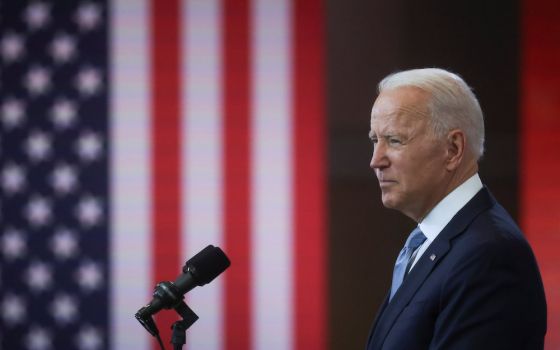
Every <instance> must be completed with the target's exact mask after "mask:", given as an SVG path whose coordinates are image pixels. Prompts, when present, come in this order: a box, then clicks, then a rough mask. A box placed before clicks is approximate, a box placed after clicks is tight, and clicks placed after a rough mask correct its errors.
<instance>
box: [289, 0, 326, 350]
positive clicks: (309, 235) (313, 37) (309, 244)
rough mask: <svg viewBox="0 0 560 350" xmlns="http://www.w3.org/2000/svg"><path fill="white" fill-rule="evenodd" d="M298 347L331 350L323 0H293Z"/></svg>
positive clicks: (295, 324) (296, 342)
mask: <svg viewBox="0 0 560 350" xmlns="http://www.w3.org/2000/svg"><path fill="white" fill-rule="evenodd" d="M293 6H294V7H293V8H294V26H295V28H294V31H293V33H294V36H293V48H294V56H293V81H294V90H293V101H294V120H293V126H294V130H293V131H294V152H295V153H294V157H295V159H294V162H295V163H294V174H293V177H294V195H295V201H294V243H295V246H294V249H295V250H294V259H295V263H294V266H295V269H294V272H295V291H294V292H295V295H294V296H295V298H294V301H295V323H294V336H295V339H294V340H295V341H294V344H295V348H296V349H301V350H303V349H326V348H327V343H326V334H327V333H326V300H327V284H326V278H325V266H326V258H325V255H326V254H325V252H326V248H327V246H326V237H325V235H326V230H325V226H326V225H325V200H326V198H325V197H326V195H325V190H326V188H325V163H326V162H325V127H326V125H325V108H324V104H325V99H324V89H325V79H324V75H325V64H324V55H325V52H324V48H325V47H324V38H325V34H324V26H325V23H324V8H323V1H322V0H308V1H296V0H294V1H293Z"/></svg>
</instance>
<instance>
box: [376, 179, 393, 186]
mask: <svg viewBox="0 0 560 350" xmlns="http://www.w3.org/2000/svg"><path fill="white" fill-rule="evenodd" d="M396 183H397V182H396V181H394V180H379V186H381V187H384V186H390V185H392V184H396Z"/></svg>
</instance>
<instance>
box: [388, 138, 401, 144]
mask: <svg viewBox="0 0 560 350" xmlns="http://www.w3.org/2000/svg"><path fill="white" fill-rule="evenodd" d="M389 143H390V144H391V145H400V144H402V142H401V140H400V139H399V138H397V137H389Z"/></svg>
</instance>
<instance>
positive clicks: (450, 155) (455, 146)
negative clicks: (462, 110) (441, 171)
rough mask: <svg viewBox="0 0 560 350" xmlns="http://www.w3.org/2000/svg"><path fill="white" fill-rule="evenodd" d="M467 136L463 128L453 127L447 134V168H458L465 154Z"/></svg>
mask: <svg viewBox="0 0 560 350" xmlns="http://www.w3.org/2000/svg"><path fill="white" fill-rule="evenodd" d="M466 146H467V137H466V135H465V133H464V132H463V130H460V129H453V130H451V131H450V132H449V133H448V134H447V159H446V169H447V170H448V171H453V170H456V169H457V168H458V167H459V165H460V164H461V162H462V160H463V157H464V155H465V151H466Z"/></svg>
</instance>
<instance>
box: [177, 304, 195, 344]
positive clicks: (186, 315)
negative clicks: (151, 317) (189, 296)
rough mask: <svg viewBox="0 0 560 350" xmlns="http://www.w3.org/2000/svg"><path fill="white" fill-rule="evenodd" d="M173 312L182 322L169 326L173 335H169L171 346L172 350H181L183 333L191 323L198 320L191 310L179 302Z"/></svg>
mask: <svg viewBox="0 0 560 350" xmlns="http://www.w3.org/2000/svg"><path fill="white" fill-rule="evenodd" d="M174 309H175V311H176V312H177V313H178V314H179V315H180V316H181V318H182V320H180V321H176V322H175V323H173V326H171V329H172V330H173V333H172V335H171V344H173V349H174V350H181V349H182V348H183V345H185V341H186V335H185V332H186V330H187V329H189V327H190V326H192V325H193V323H195V322H196V320H198V316H197V315H196V314H195V313H194V311H192V310H191V308H190V307H188V306H187V304H185V302H184V301H181V302H180V303H179V304H177V306H175V308H174Z"/></svg>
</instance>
